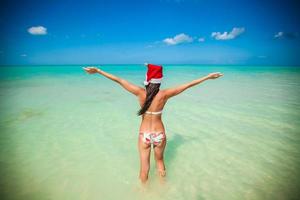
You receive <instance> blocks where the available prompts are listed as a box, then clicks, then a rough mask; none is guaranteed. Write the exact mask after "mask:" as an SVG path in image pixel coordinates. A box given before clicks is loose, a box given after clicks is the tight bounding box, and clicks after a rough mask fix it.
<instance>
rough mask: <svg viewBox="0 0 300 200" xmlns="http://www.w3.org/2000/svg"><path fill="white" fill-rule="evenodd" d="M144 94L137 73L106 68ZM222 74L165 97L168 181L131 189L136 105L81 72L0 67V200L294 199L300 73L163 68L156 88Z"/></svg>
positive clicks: (135, 68)
mask: <svg viewBox="0 0 300 200" xmlns="http://www.w3.org/2000/svg"><path fill="white" fill-rule="evenodd" d="M102 69H103V70H106V71H107V72H109V73H113V74H115V75H117V76H120V77H122V78H125V79H127V80H129V81H130V82H133V83H136V84H139V85H142V82H143V80H144V77H145V75H144V73H145V67H143V66H142V65H121V66H113V65H106V66H104V67H103V68H102ZM213 71H221V72H223V73H224V76H223V77H221V78H220V79H217V80H209V81H207V82H205V83H203V84H200V85H198V86H196V87H193V88H191V89H189V90H187V91H185V92H183V93H182V94H181V95H180V96H177V97H174V98H173V99H171V100H170V101H169V102H168V103H167V105H166V106H165V109H164V113H163V117H162V118H163V120H164V124H165V128H166V134H167V137H168V143H167V147H166V152H165V162H166V168H167V178H166V180H165V182H164V183H161V182H160V181H159V179H158V177H157V174H156V171H155V163H154V162H153V161H154V160H153V158H151V171H150V177H149V182H148V185H147V186H146V187H141V185H140V184H139V180H138V171H139V158H138V152H137V137H138V129H139V123H140V119H139V117H137V116H136V112H137V111H138V109H139V105H138V102H137V99H136V97H134V96H132V95H131V94H130V93H128V92H126V91H125V90H123V89H122V88H121V87H120V86H119V85H117V84H116V83H114V82H112V81H109V80H108V79H106V78H104V77H101V76H100V75H88V74H86V73H85V72H83V70H82V69H81V66H32V67H24V66H19V67H0V72H1V74H0V95H1V100H0V110H1V116H0V131H1V134H0V145H1V146H0V149H1V151H0V156H1V157H0V158H1V180H0V184H1V187H0V188H1V189H0V190H1V194H2V195H1V196H4V197H5V198H6V199H38V200H41V199H55V200H57V199H64V200H65V199H72V200H77V199H88V200H90V199H125V200H126V199H130V200H132V199H157V200H160V199H172V200H176V199H196V200H200V199H207V200H210V199H223V200H224V199H229V200H235V199H237V200H239V199H264V200H265V199H297V197H299V196H300V193H299V190H298V189H299V186H300V181H299V178H300V171H299V166H300V152H299V149H300V135H299V134H300V121H299V119H300V101H299V100H300V98H299V95H300V93H299V92H300V68H299V67H285V66H284V67H278V66H273V67H272V66H267V67H264V66H217V67H212V66H197V65H166V66H164V82H163V84H162V88H168V87H172V86H174V85H178V84H180V83H185V82H187V81H190V80H193V79H196V78H198V77H201V76H204V75H206V74H207V73H209V72H213Z"/></svg>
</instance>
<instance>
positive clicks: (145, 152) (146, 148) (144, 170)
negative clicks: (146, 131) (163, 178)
mask: <svg viewBox="0 0 300 200" xmlns="http://www.w3.org/2000/svg"><path fill="white" fill-rule="evenodd" d="M138 148H139V154H140V180H141V182H142V183H146V181H147V180H148V173H149V169H150V152H151V144H145V143H144V142H143V140H142V137H141V136H139V140H138Z"/></svg>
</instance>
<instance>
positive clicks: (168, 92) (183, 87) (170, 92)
mask: <svg viewBox="0 0 300 200" xmlns="http://www.w3.org/2000/svg"><path fill="white" fill-rule="evenodd" d="M220 76H223V74H221V73H220V72H214V73H210V74H208V75H207V76H204V77H202V78H199V79H196V80H193V81H191V82H189V83H185V84H182V85H179V86H177V87H174V88H169V89H165V90H164V91H165V94H166V97H167V98H170V97H173V96H176V95H178V94H180V93H181V92H183V91H184V90H186V89H188V88H190V87H193V86H195V85H198V84H199V83H202V82H204V81H206V80H209V79H216V78H219V77H220Z"/></svg>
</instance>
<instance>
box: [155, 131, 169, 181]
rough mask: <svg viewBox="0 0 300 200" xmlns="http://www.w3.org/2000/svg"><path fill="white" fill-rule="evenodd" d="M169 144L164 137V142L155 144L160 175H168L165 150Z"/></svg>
mask: <svg viewBox="0 0 300 200" xmlns="http://www.w3.org/2000/svg"><path fill="white" fill-rule="evenodd" d="M166 144H167V138H166V137H164V139H163V140H162V142H161V143H160V144H158V145H155V146H154V158H155V161H156V167H157V170H158V174H159V176H160V177H164V176H166V171H165V170H166V168H165V164H164V150H165V147H166Z"/></svg>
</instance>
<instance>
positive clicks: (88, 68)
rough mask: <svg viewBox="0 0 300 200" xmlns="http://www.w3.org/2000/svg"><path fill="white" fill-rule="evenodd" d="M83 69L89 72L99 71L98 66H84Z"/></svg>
mask: <svg viewBox="0 0 300 200" xmlns="http://www.w3.org/2000/svg"><path fill="white" fill-rule="evenodd" d="M82 69H84V70H85V71H86V72H87V73H88V74H95V73H97V72H99V69H98V68H97V67H83V68H82Z"/></svg>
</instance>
